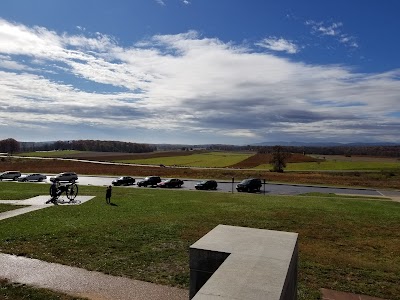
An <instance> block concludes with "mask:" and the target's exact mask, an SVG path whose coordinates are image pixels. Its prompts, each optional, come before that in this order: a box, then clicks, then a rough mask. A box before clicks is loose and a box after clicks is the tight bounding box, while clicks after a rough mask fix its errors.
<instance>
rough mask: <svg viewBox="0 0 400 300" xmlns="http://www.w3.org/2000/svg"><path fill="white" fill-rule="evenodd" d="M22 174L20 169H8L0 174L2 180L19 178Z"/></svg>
mask: <svg viewBox="0 0 400 300" xmlns="http://www.w3.org/2000/svg"><path fill="white" fill-rule="evenodd" d="M20 176H21V172H20V171H6V172H3V173H1V174H0V180H3V179H12V180H17V179H18V177H20Z"/></svg>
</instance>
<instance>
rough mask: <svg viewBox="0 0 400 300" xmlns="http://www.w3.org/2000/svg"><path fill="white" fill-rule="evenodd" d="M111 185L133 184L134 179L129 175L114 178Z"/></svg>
mask: <svg viewBox="0 0 400 300" xmlns="http://www.w3.org/2000/svg"><path fill="white" fill-rule="evenodd" d="M111 183H112V185H115V186H117V185H133V184H134V183H135V179H134V178H132V177H130V176H122V177H120V178H117V179H114V180H113V181H112V182H111Z"/></svg>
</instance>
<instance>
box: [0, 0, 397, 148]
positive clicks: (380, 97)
mask: <svg viewBox="0 0 400 300" xmlns="http://www.w3.org/2000/svg"><path fill="white" fill-rule="evenodd" d="M399 11H400V1H398V0H385V1H382V0H379V1H378V0H368V1H365V0H352V1H348V0H346V1H344V0H336V1H321V0H307V1H299V0H281V1H271V0H252V1H245V0H235V1H233V0H126V1H125V0H112V1H108V0H95V1H94V0H85V1H81V0H67V1H65V0H57V1H55V0H36V1H35V0H1V1H0V139H6V138H14V139H16V140H18V141H24V142H27V141H54V140H77V139H99V140H119V141H127V142H137V143H152V144H156V143H170V144H193V145H194V144H234V145H247V144H253V143H261V142H275V141H280V142H339V143H351V142H363V143H377V142H393V143H400V134H399V131H400V130H399V129H400V105H399V103H400V59H399V54H400V39H399V38H398V31H399V28H400V18H399V17H398V12H399Z"/></svg>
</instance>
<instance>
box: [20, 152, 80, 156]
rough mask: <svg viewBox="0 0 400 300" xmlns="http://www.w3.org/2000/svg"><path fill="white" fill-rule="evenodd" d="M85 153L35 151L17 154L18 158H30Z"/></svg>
mask: <svg viewBox="0 0 400 300" xmlns="http://www.w3.org/2000/svg"><path fill="white" fill-rule="evenodd" d="M82 152H83V151H77V150H62V151H61V150H60V151H58V150H57V151H35V152H23V153H16V154H15V155H17V156H28V157H63V156H68V155H72V154H78V153H82Z"/></svg>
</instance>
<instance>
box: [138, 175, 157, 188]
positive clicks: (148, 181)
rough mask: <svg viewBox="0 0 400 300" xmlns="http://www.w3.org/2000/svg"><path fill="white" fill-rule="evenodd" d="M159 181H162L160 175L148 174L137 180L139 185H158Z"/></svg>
mask: <svg viewBox="0 0 400 300" xmlns="http://www.w3.org/2000/svg"><path fill="white" fill-rule="evenodd" d="M159 182H161V178H160V176H148V177H146V178H145V179H143V180H140V181H138V182H137V186H144V187H146V186H156V185H157V184H158V183H159Z"/></svg>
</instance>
